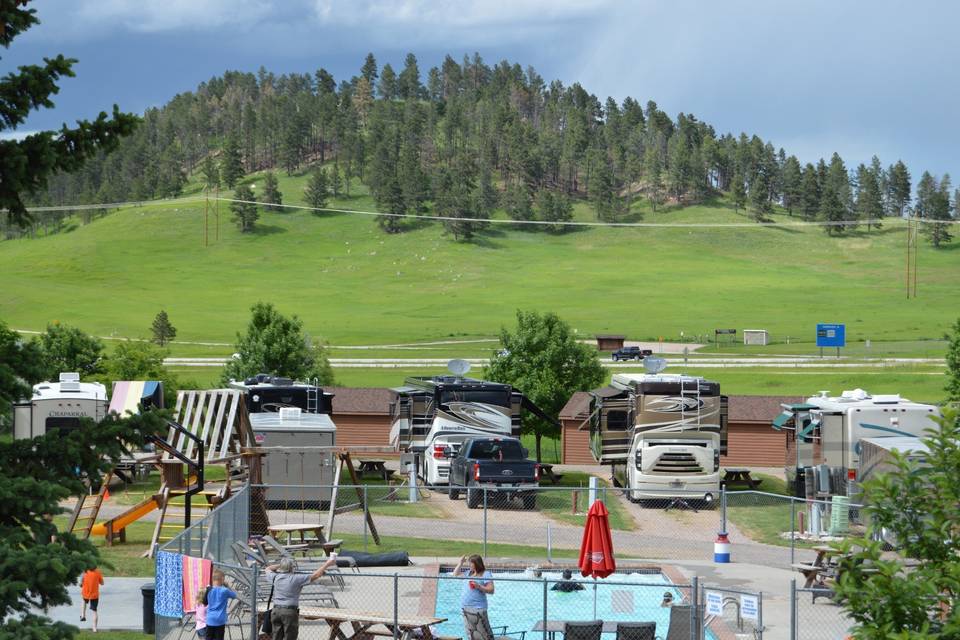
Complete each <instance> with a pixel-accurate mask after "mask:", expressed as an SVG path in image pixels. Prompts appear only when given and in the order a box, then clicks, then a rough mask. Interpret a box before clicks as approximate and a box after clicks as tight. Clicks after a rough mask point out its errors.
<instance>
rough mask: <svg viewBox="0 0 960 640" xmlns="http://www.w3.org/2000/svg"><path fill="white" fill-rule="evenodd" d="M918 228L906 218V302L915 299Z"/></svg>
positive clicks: (914, 222)
mask: <svg viewBox="0 0 960 640" xmlns="http://www.w3.org/2000/svg"><path fill="white" fill-rule="evenodd" d="M919 226H920V223H919V222H917V221H916V220H914V219H913V217H910V218H907V269H906V284H907V299H908V300H909V299H910V298H916V297H917V249H918V242H917V237H918V236H919Z"/></svg>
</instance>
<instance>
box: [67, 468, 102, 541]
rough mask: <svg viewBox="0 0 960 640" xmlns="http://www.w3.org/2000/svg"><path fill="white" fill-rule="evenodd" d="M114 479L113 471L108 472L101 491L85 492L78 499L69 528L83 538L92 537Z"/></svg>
mask: <svg viewBox="0 0 960 640" xmlns="http://www.w3.org/2000/svg"><path fill="white" fill-rule="evenodd" d="M112 479H113V471H109V472H107V473H106V474H105V475H104V476H103V479H102V480H101V481H100V490H99V491H97V492H96V493H94V494H89V493H87V494H84V495H82V496H80V499H79V500H77V506H76V507H74V509H73V514H71V516H70V524H69V526H68V527H67V530H68V531H69V532H70V533H72V534H74V535H76V536H77V537H78V538H80V539H81V540H86V539H87V538H89V537H90V532H91V530H92V529H93V525H94V524H95V523H96V521H97V516H98V514H99V513H100V506H101V505H103V499H104V496H105V495H106V493H107V488H108V487H109V486H110V480H112Z"/></svg>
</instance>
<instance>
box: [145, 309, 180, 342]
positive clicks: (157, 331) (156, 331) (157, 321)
mask: <svg viewBox="0 0 960 640" xmlns="http://www.w3.org/2000/svg"><path fill="white" fill-rule="evenodd" d="M150 332H151V333H152V334H153V341H154V342H156V343H157V344H158V345H160V346H161V347H162V346H164V345H166V344H167V343H168V342H173V339H174V338H176V337H177V328H176V327H174V326H173V325H172V324H170V318H169V317H167V312H166V311H164V310H162V309H161V310H160V313H158V314H157V317H156V318H154V319H153V324H151V325H150Z"/></svg>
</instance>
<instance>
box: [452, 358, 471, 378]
mask: <svg viewBox="0 0 960 640" xmlns="http://www.w3.org/2000/svg"><path fill="white" fill-rule="evenodd" d="M447 369H449V370H450V373H452V374H453V375H455V376H459V377H463V376H464V375H466V373H467V372H468V371H470V363H469V362H467V361H466V360H459V359H458V360H451V361H450V362H448V363H447Z"/></svg>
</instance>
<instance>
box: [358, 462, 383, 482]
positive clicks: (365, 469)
mask: <svg viewBox="0 0 960 640" xmlns="http://www.w3.org/2000/svg"><path fill="white" fill-rule="evenodd" d="M357 472H358V473H359V474H360V477H361V478H365V477H366V476H367V474H368V473H372V474H374V475H378V476H382V477H383V481H384V482H389V481H390V470H389V469H387V461H386V460H360V466H359V467H358V468H357Z"/></svg>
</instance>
